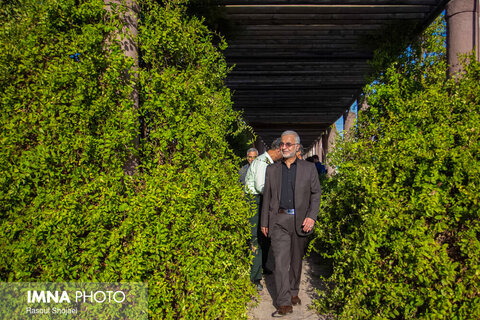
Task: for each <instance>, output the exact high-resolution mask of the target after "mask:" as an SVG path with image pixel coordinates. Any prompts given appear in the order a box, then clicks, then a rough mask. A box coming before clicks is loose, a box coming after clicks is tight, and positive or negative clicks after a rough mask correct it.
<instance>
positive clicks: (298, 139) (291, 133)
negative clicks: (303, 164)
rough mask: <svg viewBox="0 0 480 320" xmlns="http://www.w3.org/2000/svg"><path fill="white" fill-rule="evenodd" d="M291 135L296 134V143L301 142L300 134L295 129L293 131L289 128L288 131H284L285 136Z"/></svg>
mask: <svg viewBox="0 0 480 320" xmlns="http://www.w3.org/2000/svg"><path fill="white" fill-rule="evenodd" d="M289 135H292V136H295V143H296V144H300V136H299V135H298V133H296V132H295V131H293V130H287V131H284V132H283V133H282V137H283V136H289Z"/></svg>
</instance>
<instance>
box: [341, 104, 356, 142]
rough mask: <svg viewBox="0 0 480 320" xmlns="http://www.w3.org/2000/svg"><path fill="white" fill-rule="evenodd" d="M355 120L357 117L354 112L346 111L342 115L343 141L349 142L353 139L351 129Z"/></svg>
mask: <svg viewBox="0 0 480 320" xmlns="http://www.w3.org/2000/svg"><path fill="white" fill-rule="evenodd" d="M356 118H357V115H356V114H355V112H351V111H347V112H345V114H344V115H343V137H344V138H345V140H351V138H352V137H353V134H354V132H353V129H354V124H355V119H356Z"/></svg>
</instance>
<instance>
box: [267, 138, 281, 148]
mask: <svg viewBox="0 0 480 320" xmlns="http://www.w3.org/2000/svg"><path fill="white" fill-rule="evenodd" d="M280 143H282V139H280V138H277V139H275V140H273V142H272V145H271V146H270V149H272V150H276V149H280Z"/></svg>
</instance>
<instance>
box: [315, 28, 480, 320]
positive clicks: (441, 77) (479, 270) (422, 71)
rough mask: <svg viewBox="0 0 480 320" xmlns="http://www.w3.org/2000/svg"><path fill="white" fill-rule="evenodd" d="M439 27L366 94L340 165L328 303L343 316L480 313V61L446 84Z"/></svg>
mask: <svg viewBox="0 0 480 320" xmlns="http://www.w3.org/2000/svg"><path fill="white" fill-rule="evenodd" d="M442 28H443V24H442V21H441V20H439V21H437V22H436V23H435V24H434V25H432V26H431V27H430V28H429V30H427V31H426V34H425V36H424V37H423V38H422V39H420V42H419V43H416V44H415V45H412V46H411V47H410V48H409V49H408V50H407V51H406V52H405V54H404V55H402V56H401V57H399V59H397V62H396V63H394V64H392V65H391V66H390V68H389V69H388V70H387V71H386V72H385V74H384V76H383V77H382V78H381V80H380V81H378V82H375V83H374V84H372V85H371V86H370V87H369V88H367V89H366V94H367V97H368V102H369V105H370V108H369V109H368V110H367V111H366V112H363V113H362V114H361V115H360V120H359V123H358V131H357V135H356V138H355V140H354V141H352V142H343V143H341V144H340V146H339V147H338V149H337V151H336V152H335V154H334V155H333V157H332V159H331V161H332V163H333V164H335V165H337V166H338V174H337V175H336V176H334V177H333V178H332V179H330V181H327V185H326V188H325V190H324V194H325V197H324V202H323V204H322V208H321V213H320V215H319V224H320V225H319V227H318V228H317V235H316V248H317V250H319V251H320V252H323V253H325V255H326V256H328V257H331V258H332V259H333V260H334V274H333V276H332V278H331V279H330V281H331V282H332V283H333V285H332V287H331V290H329V291H328V292H326V294H325V297H324V298H323V299H320V300H318V301H317V306H318V308H319V309H320V310H322V311H323V312H333V313H336V314H338V316H339V318H340V319H478V318H480V295H479V289H478V287H479V283H480V281H479V280H480V279H479V277H480V265H479V261H480V237H479V235H480V219H479V215H478V214H479V212H480V208H479V200H480V199H479V194H480V189H479V188H480V140H479V139H480V130H479V128H480V98H479V96H478V92H479V91H480V65H479V63H478V62H472V63H470V64H467V65H466V72H465V75H464V76H463V77H462V78H461V79H459V80H458V81H455V80H448V81H446V80H445V79H446V63H445V55H444V51H443V48H444V46H443V41H442V38H441V35H442V34H443V32H442Z"/></svg>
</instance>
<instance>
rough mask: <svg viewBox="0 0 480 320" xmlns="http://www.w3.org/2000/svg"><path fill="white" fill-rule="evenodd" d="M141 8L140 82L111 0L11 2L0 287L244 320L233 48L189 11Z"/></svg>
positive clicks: (155, 313)
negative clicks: (127, 287) (101, 285)
mask: <svg viewBox="0 0 480 320" xmlns="http://www.w3.org/2000/svg"><path fill="white" fill-rule="evenodd" d="M139 4H140V6H141V12H142V15H141V19H140V23H139V36H138V39H136V41H137V42H138V44H139V51H140V56H141V60H140V68H139V69H138V70H137V72H136V74H134V73H133V72H129V71H128V70H132V66H133V61H131V60H129V59H126V58H125V57H124V54H123V51H122V49H121V46H120V44H119V42H118V39H117V38H118V37H117V35H118V30H121V27H122V25H121V23H120V22H119V21H121V20H120V19H119V15H120V16H121V13H118V12H117V11H119V10H114V11H113V12H112V13H107V12H106V11H105V9H104V2H103V1H94V0H92V1H73V0H72V1H68V0H67V1H64V0H62V1H59V0H58V1H56V0H43V1H37V0H27V1H22V2H21V3H20V2H17V1H7V2H2V3H1V5H0V10H1V13H0V15H1V20H2V24H1V26H0V41H1V46H0V73H1V74H0V83H1V92H0V99H1V104H2V116H1V120H0V121H1V122H0V126H1V127H0V140H1V144H2V148H1V151H0V170H1V172H0V233H1V234H2V237H1V240H0V248H1V250H0V261H1V263H0V279H1V281H8V282H10V281H101V282H116V281H144V282H147V283H148V287H149V309H150V317H151V318H152V319H179V318H182V319H201V318H204V319H238V318H244V317H245V313H246V303H247V302H248V301H249V300H250V295H251V294H253V291H252V290H253V287H252V286H251V285H250V283H249V277H248V271H249V263H250V261H249V256H248V253H247V252H248V251H247V248H246V239H247V237H248V234H249V232H248V231H249V229H248V225H247V217H248V214H249V212H248V208H246V206H245V205H244V199H243V195H242V191H241V187H240V186H239V185H238V183H237V180H238V177H237V164H238V162H239V159H238V158H237V157H235V156H233V151H232V150H231V149H230V147H229V145H228V142H227V140H228V139H231V136H232V135H233V134H234V132H233V129H232V128H234V127H235V126H236V123H237V121H238V117H239V115H238V114H237V113H235V112H234V111H233V110H232V107H231V105H232V103H231V100H230V93H229V91H228V89H226V87H225V86H224V84H223V80H224V78H225V76H226V74H227V72H228V71H229V70H228V68H227V66H226V63H225V60H224V58H223V56H222V54H221V49H223V48H225V44H224V43H223V42H221V43H220V45H219V48H217V47H215V46H213V45H212V37H213V35H212V34H211V32H210V31H209V30H208V29H207V28H206V27H205V26H204V25H203V24H202V21H200V20H198V19H197V18H190V17H188V16H187V15H186V14H185V10H186V4H185V3H181V2H179V1H172V2H171V3H170V2H169V1H166V2H165V3H164V4H162V5H160V4H158V3H156V2H155V1H141V2H140V3H139ZM117 9H118V8H117ZM134 89H136V90H138V94H139V99H140V105H139V107H138V108H135V107H134V105H133V102H132V99H131V96H132V92H133V90H134ZM131 159H134V160H135V162H136V163H137V164H138V166H137V168H136V173H135V174H133V175H127V174H125V169H124V166H125V164H126V163H128V162H131Z"/></svg>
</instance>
